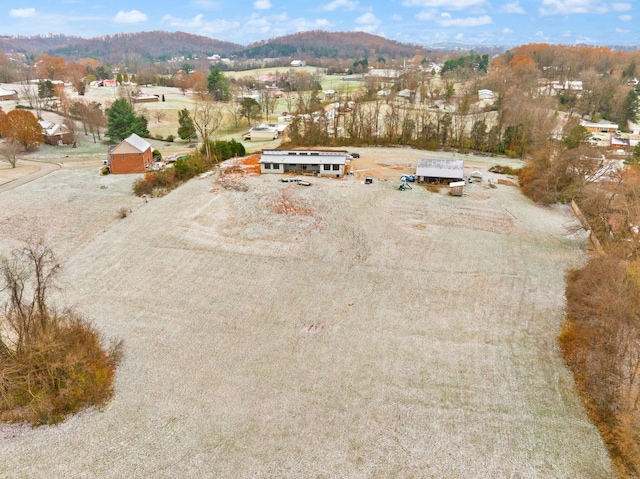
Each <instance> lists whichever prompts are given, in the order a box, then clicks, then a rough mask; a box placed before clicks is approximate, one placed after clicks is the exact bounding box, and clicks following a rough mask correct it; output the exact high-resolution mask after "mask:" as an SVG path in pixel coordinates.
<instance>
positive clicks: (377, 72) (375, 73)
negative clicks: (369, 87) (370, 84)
mask: <svg viewBox="0 0 640 479" xmlns="http://www.w3.org/2000/svg"><path fill="white" fill-rule="evenodd" d="M401 75H402V72H401V71H399V70H391V69H384V68H372V69H371V70H369V71H368V72H367V73H365V75H364V76H366V77H375V78H379V79H381V80H396V79H398V78H400V76H401Z"/></svg>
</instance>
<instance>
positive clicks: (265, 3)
mask: <svg viewBox="0 0 640 479" xmlns="http://www.w3.org/2000/svg"><path fill="white" fill-rule="evenodd" d="M253 8H255V9H256V10H269V9H270V8H271V0H256V1H255V2H253Z"/></svg>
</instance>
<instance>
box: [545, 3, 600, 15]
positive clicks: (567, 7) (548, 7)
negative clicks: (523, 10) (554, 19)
mask: <svg viewBox="0 0 640 479" xmlns="http://www.w3.org/2000/svg"><path fill="white" fill-rule="evenodd" d="M539 11H540V14H541V15H566V14H570V13H594V14H596V13H598V14H600V13H606V12H608V11H609V7H608V6H607V4H606V3H603V2H601V1H600V0H543V1H542V7H540V10H539Z"/></svg>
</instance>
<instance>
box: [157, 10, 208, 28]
mask: <svg viewBox="0 0 640 479" xmlns="http://www.w3.org/2000/svg"><path fill="white" fill-rule="evenodd" d="M203 19H204V16H203V15H202V13H200V14H198V15H196V16H195V17H193V18H191V19H188V18H187V19H185V18H176V17H173V16H171V15H165V16H164V17H162V23H166V24H167V25H169V26H171V27H174V28H202V27H203V26H204V25H205V23H204V22H203Z"/></svg>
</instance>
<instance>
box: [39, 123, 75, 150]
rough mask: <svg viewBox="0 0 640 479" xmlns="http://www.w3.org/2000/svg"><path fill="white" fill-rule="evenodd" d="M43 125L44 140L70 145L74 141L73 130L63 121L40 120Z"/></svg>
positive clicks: (50, 143)
mask: <svg viewBox="0 0 640 479" xmlns="http://www.w3.org/2000/svg"><path fill="white" fill-rule="evenodd" d="M38 123H39V124H40V126H41V127H42V135H43V136H44V142H45V143H47V144H49V145H70V144H71V143H73V132H72V131H71V130H69V128H68V127H67V126H66V125H63V124H62V123H53V122H51V121H46V120H38Z"/></svg>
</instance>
